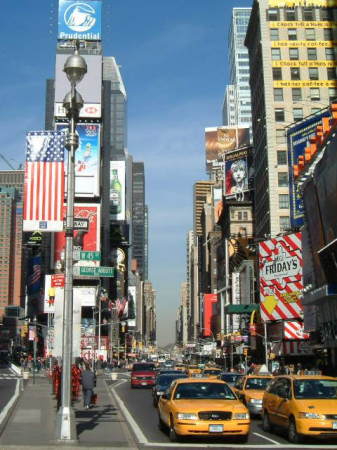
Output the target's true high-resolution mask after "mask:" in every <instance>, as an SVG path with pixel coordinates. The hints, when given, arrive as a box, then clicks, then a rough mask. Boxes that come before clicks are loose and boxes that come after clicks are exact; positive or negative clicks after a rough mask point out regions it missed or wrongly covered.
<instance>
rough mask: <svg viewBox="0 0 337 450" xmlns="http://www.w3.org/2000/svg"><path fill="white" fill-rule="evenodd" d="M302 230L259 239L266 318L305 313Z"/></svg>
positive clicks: (281, 317)
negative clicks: (303, 303)
mask: <svg viewBox="0 0 337 450" xmlns="http://www.w3.org/2000/svg"><path fill="white" fill-rule="evenodd" d="M302 267H303V259H302V234H301V233H294V234H289V235H286V236H279V237H276V238H273V239H270V240H267V241H263V242H260V243H259V275H260V300H261V303H260V310H261V317H262V319H263V320H264V321H268V320H280V319H283V320H284V319H298V318H302V317H303V306H302V290H303V274H302Z"/></svg>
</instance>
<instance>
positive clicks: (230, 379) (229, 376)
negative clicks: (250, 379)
mask: <svg viewBox="0 0 337 450" xmlns="http://www.w3.org/2000/svg"><path fill="white" fill-rule="evenodd" d="M240 377H242V373H237V372H222V373H221V374H220V375H219V376H218V378H219V380H222V381H225V382H226V383H227V384H229V385H230V386H234V384H235V383H236V380H237V379H238V378H240Z"/></svg>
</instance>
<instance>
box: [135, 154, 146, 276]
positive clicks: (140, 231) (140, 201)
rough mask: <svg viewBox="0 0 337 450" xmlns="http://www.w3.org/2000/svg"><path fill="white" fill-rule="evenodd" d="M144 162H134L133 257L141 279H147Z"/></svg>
mask: <svg viewBox="0 0 337 450" xmlns="http://www.w3.org/2000/svg"><path fill="white" fill-rule="evenodd" d="M145 237H146V228H145V174H144V163H143V162H134V163H133V164H132V257H133V258H134V259H136V260H137V263H138V272H139V274H140V277H141V280H142V281H146V280H147V267H146V265H147V264H146V240H145Z"/></svg>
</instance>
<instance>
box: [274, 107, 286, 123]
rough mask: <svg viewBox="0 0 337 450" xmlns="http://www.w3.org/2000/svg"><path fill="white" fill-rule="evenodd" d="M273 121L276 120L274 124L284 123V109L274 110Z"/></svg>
mask: <svg viewBox="0 0 337 450" xmlns="http://www.w3.org/2000/svg"><path fill="white" fill-rule="evenodd" d="M275 120H276V122H284V109H283V108H276V109H275Z"/></svg>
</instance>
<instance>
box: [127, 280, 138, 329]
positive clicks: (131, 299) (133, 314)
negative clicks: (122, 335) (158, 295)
mask: <svg viewBox="0 0 337 450" xmlns="http://www.w3.org/2000/svg"><path fill="white" fill-rule="evenodd" d="M128 303H129V308H128V309H129V317H130V319H128V326H129V327H135V326H136V318H137V297H136V286H128Z"/></svg>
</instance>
